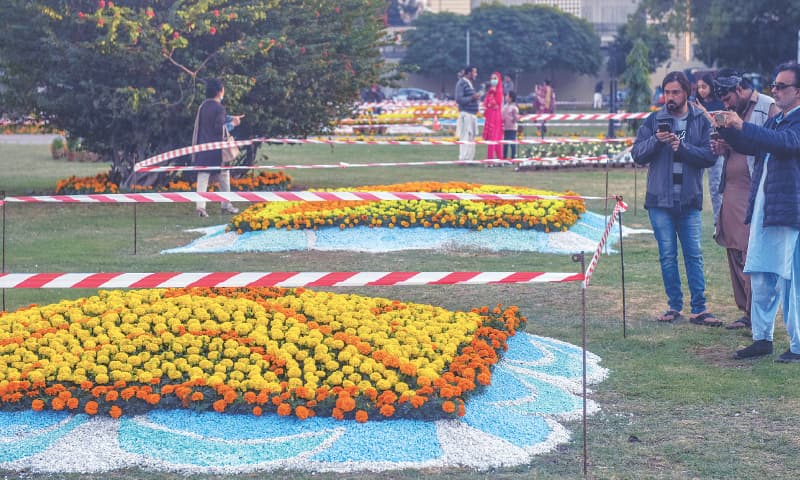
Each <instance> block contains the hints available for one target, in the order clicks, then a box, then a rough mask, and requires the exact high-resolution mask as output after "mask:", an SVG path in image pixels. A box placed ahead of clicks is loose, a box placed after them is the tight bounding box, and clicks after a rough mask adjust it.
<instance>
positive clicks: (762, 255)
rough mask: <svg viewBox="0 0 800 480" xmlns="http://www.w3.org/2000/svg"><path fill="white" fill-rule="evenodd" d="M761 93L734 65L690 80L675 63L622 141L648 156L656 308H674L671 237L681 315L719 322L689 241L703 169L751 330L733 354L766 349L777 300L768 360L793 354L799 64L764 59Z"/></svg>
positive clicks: (799, 265) (799, 278) (799, 270)
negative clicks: (781, 341) (658, 99)
mask: <svg viewBox="0 0 800 480" xmlns="http://www.w3.org/2000/svg"><path fill="white" fill-rule="evenodd" d="M771 89H772V95H773V97H774V98H773V97H770V96H768V95H765V94H763V93H760V92H758V91H756V89H755V88H754V87H753V85H752V83H751V82H749V81H748V80H747V79H746V78H744V76H742V75H741V74H740V73H738V72H736V71H735V70H731V69H722V70H720V71H719V72H718V74H717V75H716V76H712V75H706V76H703V77H702V78H700V79H699V80H698V81H697V87H696V92H697V94H696V98H693V97H692V94H693V88H692V85H691V83H690V82H689V80H688V78H687V77H686V75H685V74H684V73H682V72H670V73H668V74H667V75H666V77H664V80H663V82H662V83H661V91H662V92H663V95H664V105H663V107H661V108H660V109H659V110H658V111H656V112H653V113H652V114H651V115H649V116H648V117H647V119H645V120H644V123H643V124H642V125H641V127H640V128H639V129H638V131H637V134H636V141H635V142H634V144H633V148H632V152H631V154H632V156H633V159H634V161H635V162H636V163H638V164H641V165H648V174H647V190H646V194H645V208H646V209H647V211H648V215H649V217H650V222H651V225H652V227H653V232H654V234H655V238H656V243H657V245H658V254H659V262H660V266H661V276H662V281H663V283H664V290H665V293H666V296H667V310H666V311H665V312H664V313H662V314H660V315H659V316H658V317H657V320H658V321H660V322H677V321H679V320H682V319H683V318H684V316H683V313H682V311H683V308H684V300H683V291H682V288H681V276H680V273H679V269H678V247H679V246H680V249H681V252H682V254H683V262H684V267H685V271H686V280H687V284H688V287H689V294H690V300H689V316H688V317H689V322H691V323H693V324H696V325H704V326H712V327H713V326H721V325H723V322H722V320H720V319H719V318H717V317H716V316H715V315H714V314H713V313H712V312H711V311H710V310H709V309H708V306H707V304H706V296H705V286H706V280H705V273H704V264H703V253H702V249H701V236H702V222H701V213H700V212H701V210H702V205H703V175H704V172H705V171H706V170H708V171H709V187H710V188H709V190H710V192H711V196H712V205H713V213H714V215H713V218H714V223H715V229H714V230H715V231H714V239H715V240H716V242H717V243H718V244H719V245H720V246H722V247H723V248H725V249H726V253H727V258H728V269H729V271H730V278H731V286H732V289H733V296H734V301H735V303H736V306H737V307H738V309H739V310H740V311H741V317H740V318H738V319H736V320H735V321H733V322H730V323H729V324H728V325H727V326H726V328H729V329H740V328H749V329H750V330H751V332H752V339H753V342H752V344H750V345H749V346H747V347H745V348H741V349H739V350H736V351H735V352H734V357H735V358H737V359H746V358H757V357H762V356H765V355H770V354H772V353H773V333H774V328H775V320H776V316H777V313H778V310H779V308H780V309H781V310H782V312H783V320H784V323H785V326H786V332H787V335H788V336H789V348H788V349H787V350H786V351H785V352H784V353H782V354H781V355H780V356H778V357H777V359H776V361H777V362H784V363H795V362H800V66H799V65H798V64H797V63H793V62H791V63H785V64H781V65H779V66H778V67H777V69H776V77H775V82H774V83H773V84H772V85H771Z"/></svg>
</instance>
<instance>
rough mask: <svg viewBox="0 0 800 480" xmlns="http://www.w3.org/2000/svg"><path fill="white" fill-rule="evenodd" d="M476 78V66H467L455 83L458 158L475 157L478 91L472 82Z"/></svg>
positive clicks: (467, 158) (472, 158) (471, 158)
mask: <svg viewBox="0 0 800 480" xmlns="http://www.w3.org/2000/svg"><path fill="white" fill-rule="evenodd" d="M476 78H478V68H477V67H473V66H471V65H470V66H467V67H465V68H464V75H462V76H461V78H459V79H458V83H456V92H455V96H456V104H458V119H457V120H456V136H457V137H458V140H459V142H464V143H461V144H459V146H458V159H459V160H474V159H475V143H473V142H474V141H475V137H476V136H477V135H478V99H480V98H481V94H480V92H478V91H476V90H475V87H474V86H473V82H474V81H475V79H476Z"/></svg>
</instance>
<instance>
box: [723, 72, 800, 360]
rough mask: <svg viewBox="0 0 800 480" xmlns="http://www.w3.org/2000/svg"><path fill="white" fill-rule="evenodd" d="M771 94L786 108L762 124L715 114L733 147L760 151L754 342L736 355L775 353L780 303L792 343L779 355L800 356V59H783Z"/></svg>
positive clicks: (752, 203) (753, 198) (754, 216)
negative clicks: (775, 332)
mask: <svg viewBox="0 0 800 480" xmlns="http://www.w3.org/2000/svg"><path fill="white" fill-rule="evenodd" d="M772 94H773V95H774V97H775V104H776V105H777V106H778V108H780V110H781V111H780V113H779V114H778V115H776V116H775V117H772V118H770V119H769V120H767V123H765V124H764V126H763V127H762V126H758V125H753V124H750V123H746V122H744V121H743V120H742V118H741V117H739V115H737V114H736V113H735V112H719V116H718V117H719V118H717V116H716V115H715V120H716V122H717V124H718V127H719V132H720V135H722V137H723V138H724V139H726V140H727V141H728V143H729V144H730V145H731V147H732V148H734V149H736V150H737V151H740V152H742V153H746V154H755V155H756V163H755V168H754V169H753V182H752V183H753V185H752V189H751V191H750V198H749V202H748V206H747V213H746V216H745V223H747V224H749V225H750V236H749V239H748V250H747V260H746V261H745V267H744V271H745V273H748V274H749V275H750V282H751V285H752V288H753V301H752V305H751V308H752V311H751V313H752V317H751V321H752V328H751V330H752V333H753V343H752V344H751V345H750V346H748V347H745V348H742V349H740V350H737V351H736V353H735V354H734V357H736V358H756V357H761V356H765V355H769V354H771V353H772V352H773V345H772V342H773V334H774V331H775V318H776V316H777V314H778V308H780V309H781V310H782V311H783V321H784V324H785V325H786V334H787V335H788V337H789V348H788V349H787V350H786V351H785V352H784V353H783V354H781V355H780V356H779V357H778V358H777V359H776V361H777V362H785V363H800V153H799V152H800V65H798V64H797V63H794V62H790V63H785V64H782V65H779V66H778V68H777V74H776V76H775V82H774V83H773V84H772Z"/></svg>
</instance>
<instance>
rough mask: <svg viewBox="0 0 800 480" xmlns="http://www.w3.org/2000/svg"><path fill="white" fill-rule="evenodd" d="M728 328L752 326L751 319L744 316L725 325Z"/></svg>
mask: <svg viewBox="0 0 800 480" xmlns="http://www.w3.org/2000/svg"><path fill="white" fill-rule="evenodd" d="M725 328H726V329H727V330H739V329H740V328H750V319H749V318H747V317H742V318H740V319H739V320H736V321H735V322H731V323H729V324H727V325H725Z"/></svg>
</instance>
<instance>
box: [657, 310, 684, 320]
mask: <svg viewBox="0 0 800 480" xmlns="http://www.w3.org/2000/svg"><path fill="white" fill-rule="evenodd" d="M682 318H683V316H681V312H679V311H677V310H667V311H666V312H664V313H662V314H661V316H660V317H658V318H656V320H658V321H659V322H662V323H672V322H677V321H679V320H681V319H682Z"/></svg>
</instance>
